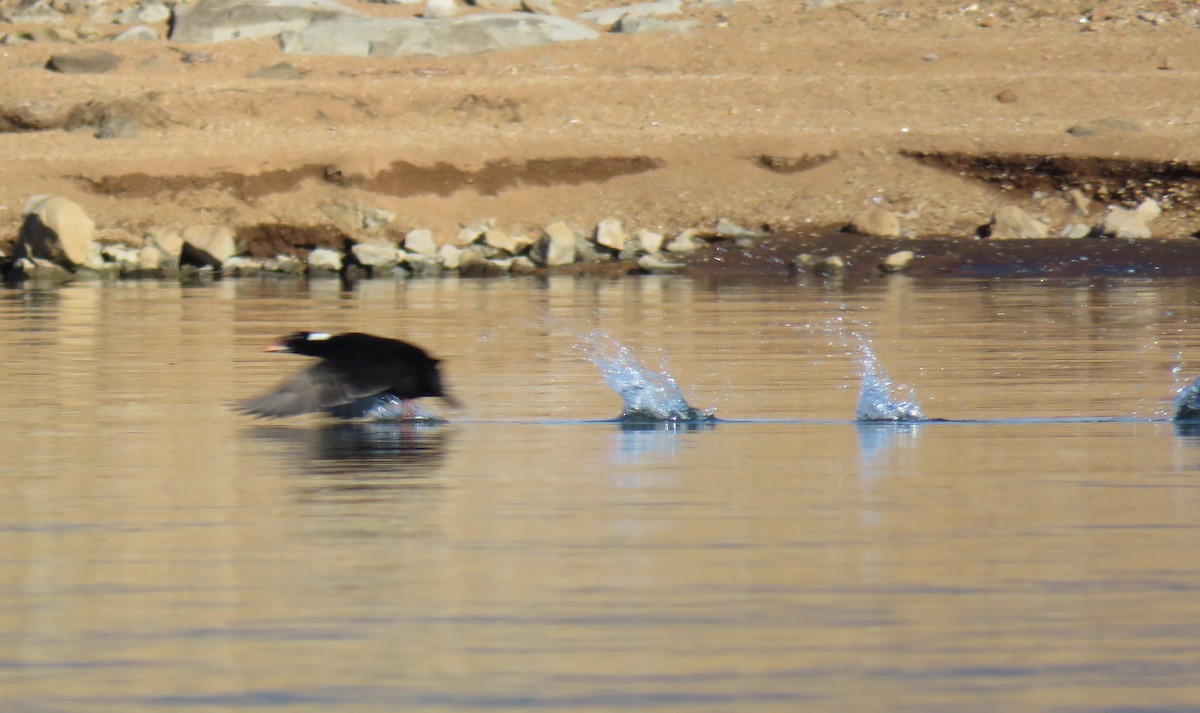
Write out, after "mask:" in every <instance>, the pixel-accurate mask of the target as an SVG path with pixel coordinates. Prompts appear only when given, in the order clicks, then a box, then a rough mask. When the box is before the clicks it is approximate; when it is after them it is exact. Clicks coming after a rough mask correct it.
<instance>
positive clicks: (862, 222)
mask: <svg viewBox="0 0 1200 713" xmlns="http://www.w3.org/2000/svg"><path fill="white" fill-rule="evenodd" d="M848 228H849V232H851V233H856V234H858V235H871V236H874V237H878V238H898V237H900V219H899V218H897V217H896V214H895V213H893V212H891V211H890V210H884V209H883V208H879V207H875V208H868V209H866V210H864V211H862V212H861V213H859V214H858V215H856V216H854V218H853V219H851V221H850V225H849V226H848Z"/></svg>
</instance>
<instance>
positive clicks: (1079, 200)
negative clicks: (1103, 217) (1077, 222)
mask: <svg viewBox="0 0 1200 713" xmlns="http://www.w3.org/2000/svg"><path fill="white" fill-rule="evenodd" d="M1067 200H1069V201H1070V202H1071V207H1072V208H1074V209H1075V212H1076V213H1078V214H1079V215H1087V214H1088V211H1090V210H1091V207H1092V199H1091V198H1088V197H1087V196H1085V195H1084V194H1083V191H1081V190H1079V189H1078V188H1072V189H1071V190H1069V191H1067Z"/></svg>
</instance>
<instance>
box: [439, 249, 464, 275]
mask: <svg viewBox="0 0 1200 713" xmlns="http://www.w3.org/2000/svg"><path fill="white" fill-rule="evenodd" d="M463 252H464V250H463V248H460V247H456V246H454V245H443V246H442V247H440V248H438V252H437V254H438V257H439V258H440V259H441V261H442V266H443V267H445V268H446V269H447V270H457V269H458V266H459V265H461V264H462V256H463Z"/></svg>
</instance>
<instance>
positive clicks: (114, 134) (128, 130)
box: [96, 115, 141, 139]
mask: <svg viewBox="0 0 1200 713" xmlns="http://www.w3.org/2000/svg"><path fill="white" fill-rule="evenodd" d="M140 131H141V129H140V127H139V126H138V122H137V119H135V118H133V117H132V116H119V115H117V116H106V117H104V119H102V120H101V121H100V127H99V128H98V129H96V138H97V139H136V138H137V137H138V134H139V133H140Z"/></svg>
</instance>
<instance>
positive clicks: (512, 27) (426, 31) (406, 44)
mask: <svg viewBox="0 0 1200 713" xmlns="http://www.w3.org/2000/svg"><path fill="white" fill-rule="evenodd" d="M204 1H207V0H204ZM597 37H599V34H598V33H597V32H596V31H595V30H592V29H590V28H588V27H586V26H584V25H581V24H579V23H577V22H571V21H570V20H565V19H563V18H561V17H555V16H552V15H534V14H531V13H525V12H513V13H508V14H505V15H491V14H484V15H470V16H467V17H455V18H449V19H444V20H425V19H420V18H410V17H401V18H381V17H371V18H364V17H353V16H349V15H332V16H322V17H318V18H315V19H313V21H312V22H311V23H310V24H308V25H307V26H305V27H304V28H302V29H298V30H293V31H289V32H285V33H284V34H283V36H282V46H283V51H284V52H287V53H290V54H307V55H347V56H355V57H368V56H370V57H412V56H428V57H450V56H454V55H469V54H480V53H482V52H493V51H498V50H509V49H519V48H522V47H534V46H537V45H545V44H552V43H555V42H571V41H577V40H591V39H595V38H597Z"/></svg>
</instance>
